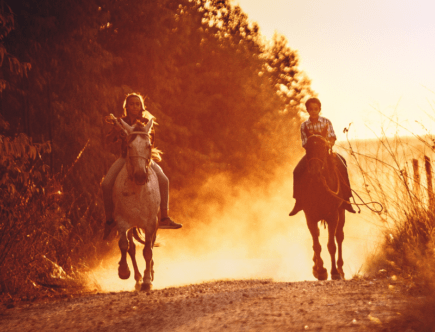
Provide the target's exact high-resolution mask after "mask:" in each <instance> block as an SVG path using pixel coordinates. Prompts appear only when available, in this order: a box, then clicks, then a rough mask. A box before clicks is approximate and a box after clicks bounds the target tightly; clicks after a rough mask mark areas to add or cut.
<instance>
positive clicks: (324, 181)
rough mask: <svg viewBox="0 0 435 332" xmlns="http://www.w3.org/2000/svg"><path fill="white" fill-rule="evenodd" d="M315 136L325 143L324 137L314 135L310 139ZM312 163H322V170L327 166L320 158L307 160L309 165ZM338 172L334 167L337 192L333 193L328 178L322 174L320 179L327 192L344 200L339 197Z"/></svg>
mask: <svg viewBox="0 0 435 332" xmlns="http://www.w3.org/2000/svg"><path fill="white" fill-rule="evenodd" d="M313 136H314V137H319V138H321V139H322V141H325V139H324V138H323V137H322V136H320V135H312V136H310V137H313ZM312 161H320V163H321V165H322V170H323V169H324V168H325V166H324V165H325V160H322V159H320V158H318V157H312V158H309V159H308V158H307V163H308V164H310V163H311V162H312ZM337 172H338V171H337V169H336V168H335V167H334V175H335V178H336V179H337V190H336V191H333V190H332V189H331V188H330V187H329V185H328V183H327V181H326V178H325V176H324V175H323V174H320V178H321V181H322V184H323V186H324V187H325V189H326V191H327V192H329V193H330V194H331V195H332V196H334V197H336V198H340V199H342V198H341V197H339V196H338V194H339V192H340V177H339V175H338V173H337Z"/></svg>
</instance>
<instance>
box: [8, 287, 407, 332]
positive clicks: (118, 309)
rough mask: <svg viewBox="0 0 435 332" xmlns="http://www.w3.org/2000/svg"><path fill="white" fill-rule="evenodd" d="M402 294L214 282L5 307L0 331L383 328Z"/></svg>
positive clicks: (394, 314)
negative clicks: (146, 291) (144, 291)
mask: <svg viewBox="0 0 435 332" xmlns="http://www.w3.org/2000/svg"><path fill="white" fill-rule="evenodd" d="M400 294H401V292H400V291H399V289H398V285H396V286H392V284H391V281H389V280H388V279H383V280H348V281H322V282H311V281H305V282H290V283H283V282H271V281H268V280H246V281H245V280H243V281H216V282H210V283H203V284H197V285H191V286H183V287H176V288H166V289H161V290H155V291H151V292H148V293H137V292H120V293H99V294H98V293H97V294H89V295H84V296H79V297H72V298H70V297H68V298H63V299H57V300H50V301H47V302H46V303H20V304H17V305H15V306H12V305H9V308H6V306H3V307H2V309H1V311H0V330H1V331H54V330H66V331H123V330H125V331H133V330H138V331H144V330H145V329H146V331H278V330H285V331H302V330H304V331H320V330H322V331H361V330H366V331H372V330H388V329H389V328H388V326H389V322H391V321H392V320H394V319H395V318H397V317H398V315H399V314H398V312H400V311H401V310H403V308H404V305H405V304H406V301H404V298H403V297H402V296H401V295H400Z"/></svg>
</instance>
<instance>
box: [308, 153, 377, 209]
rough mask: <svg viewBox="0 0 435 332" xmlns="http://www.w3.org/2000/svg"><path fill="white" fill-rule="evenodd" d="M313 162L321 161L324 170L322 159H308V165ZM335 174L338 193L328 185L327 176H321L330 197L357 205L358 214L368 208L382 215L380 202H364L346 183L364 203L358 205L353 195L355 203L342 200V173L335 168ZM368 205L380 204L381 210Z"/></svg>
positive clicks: (353, 191)
mask: <svg viewBox="0 0 435 332" xmlns="http://www.w3.org/2000/svg"><path fill="white" fill-rule="evenodd" d="M312 160H318V161H320V162H321V163H322V168H323V167H324V164H325V162H324V161H323V160H322V159H320V158H316V157H314V158H310V159H308V163H310V162H311V161H312ZM340 161H341V160H340ZM341 162H342V161H341ZM334 173H335V177H336V178H337V182H338V183H337V191H336V192H334V191H332V189H331V188H330V187H329V185H328V183H327V181H326V178H325V176H324V175H323V174H321V175H320V177H321V180H322V184H323V186H324V187H325V189H326V191H327V192H328V193H329V194H330V195H332V196H333V197H335V198H337V199H338V200H340V201H342V202H344V203H348V204H351V205H355V206H356V207H357V208H358V213H361V208H360V206H366V207H367V208H368V209H369V210H370V211H372V212H375V213H381V212H382V211H383V210H384V207H383V205H382V204H381V203H379V202H376V201H371V202H364V200H363V199H362V198H361V196H360V195H359V194H358V193H357V192H356V191H355V190H353V189H352V188H350V187H349V186H347V184H346V181H343V183H344V185H346V186H347V187H348V188H349V189H350V190H351V192H352V193H354V194H355V195H356V196H357V197H358V198H359V199H360V201H361V202H362V203H356V201H355V197H354V196H353V194H352V196H351V197H352V198H353V200H354V202H353V203H352V202H350V201H348V200H346V199H344V198H342V197H340V196H338V193H339V192H340V183H341V182H342V181H341V180H342V174H340V173H339V172H338V169H337V167H334ZM368 204H378V205H379V206H380V210H375V209H373V208H371V207H370V206H369V205H368Z"/></svg>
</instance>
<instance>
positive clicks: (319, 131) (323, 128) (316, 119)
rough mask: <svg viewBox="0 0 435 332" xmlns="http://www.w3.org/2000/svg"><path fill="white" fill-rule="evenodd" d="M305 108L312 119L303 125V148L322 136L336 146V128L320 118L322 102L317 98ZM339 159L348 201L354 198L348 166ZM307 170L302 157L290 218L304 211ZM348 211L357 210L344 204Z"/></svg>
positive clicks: (339, 168)
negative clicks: (311, 140)
mask: <svg viewBox="0 0 435 332" xmlns="http://www.w3.org/2000/svg"><path fill="white" fill-rule="evenodd" d="M305 107H306V109H307V112H308V113H309V114H310V118H309V119H308V120H307V121H305V122H303V123H302V125H301V138H302V146H303V147H305V144H307V140H308V137H310V136H311V135H321V136H323V137H324V138H326V139H327V140H328V141H329V143H330V144H331V147H332V146H333V145H334V143H335V141H336V140H337V137H336V136H335V133H334V128H333V127H332V123H331V121H329V120H328V119H326V118H324V117H321V116H319V113H320V110H321V107H322V105H321V103H320V100H319V99H317V98H310V99H308V100H307V102H306V103H305ZM334 155H335V156H336V159H337V163H336V165H337V167H338V170H339V171H340V173H341V174H342V178H343V179H344V180H345V184H346V185H345V186H344V189H345V197H346V199H347V200H349V198H350V197H351V196H352V192H351V189H350V182H349V175H348V173H347V166H346V161H345V160H344V158H343V157H342V156H340V155H339V154H338V153H335V154H334ZM305 169H306V156H304V157H302V159H301V161H300V162H299V163H298V165H297V166H296V168H295V170H294V171H293V197H294V198H295V199H296V204H295V207H294V208H293V210H292V211H291V212H290V216H294V215H295V214H296V213H298V212H299V211H301V210H302V209H303V206H302V204H303V202H302V199H301V196H302V192H301V191H302V186H303V183H302V180H303V173H304V171H305ZM342 206H343V207H344V208H345V209H346V210H347V211H349V212H352V213H355V210H354V209H353V208H352V205H350V204H349V203H346V202H344V203H343V205H342Z"/></svg>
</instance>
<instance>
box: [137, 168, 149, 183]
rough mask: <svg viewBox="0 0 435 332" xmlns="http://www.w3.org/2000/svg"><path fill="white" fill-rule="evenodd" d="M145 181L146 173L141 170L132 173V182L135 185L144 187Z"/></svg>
mask: <svg viewBox="0 0 435 332" xmlns="http://www.w3.org/2000/svg"><path fill="white" fill-rule="evenodd" d="M147 179H148V176H147V173H146V172H144V171H143V170H140V171H136V172H135V173H134V182H135V183H136V184H137V185H144V184H145V183H146V182H147Z"/></svg>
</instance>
